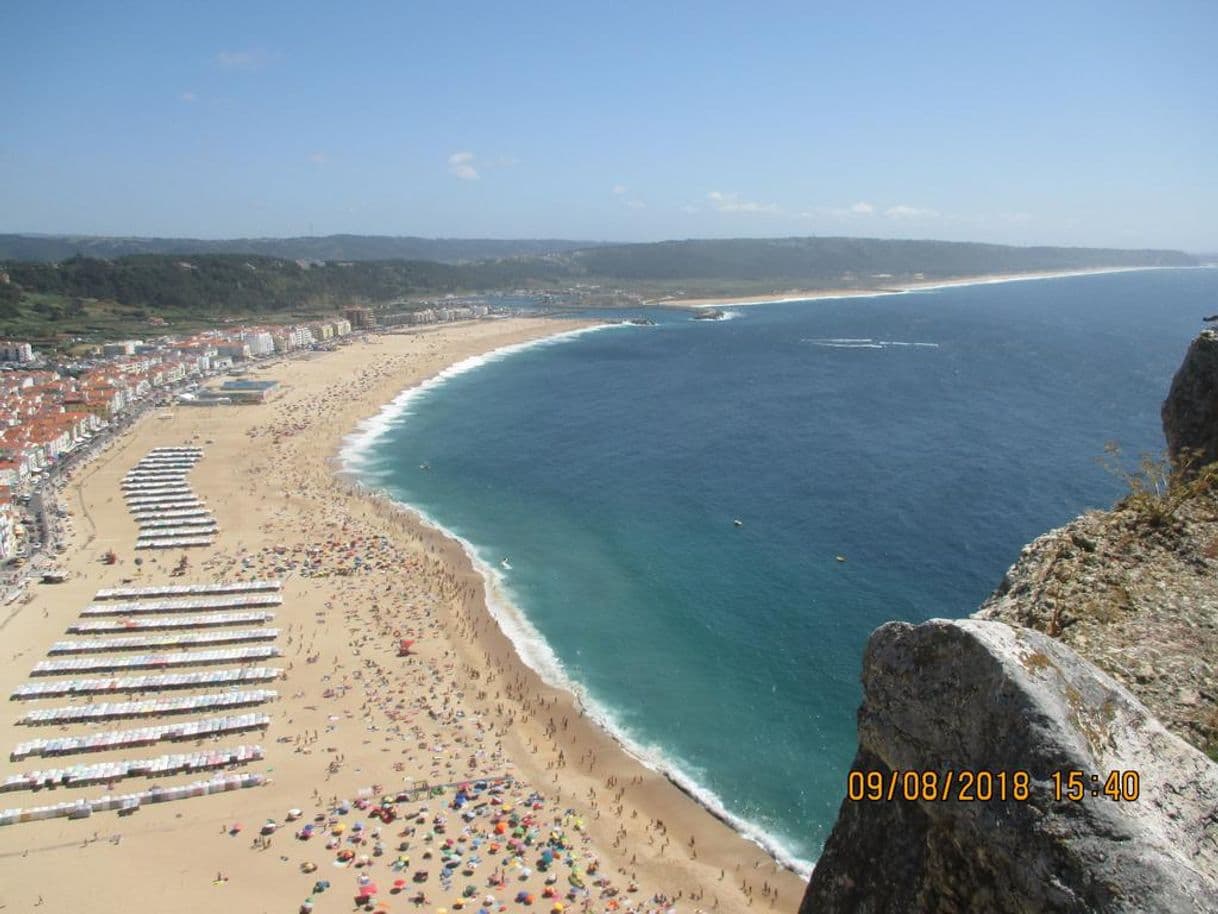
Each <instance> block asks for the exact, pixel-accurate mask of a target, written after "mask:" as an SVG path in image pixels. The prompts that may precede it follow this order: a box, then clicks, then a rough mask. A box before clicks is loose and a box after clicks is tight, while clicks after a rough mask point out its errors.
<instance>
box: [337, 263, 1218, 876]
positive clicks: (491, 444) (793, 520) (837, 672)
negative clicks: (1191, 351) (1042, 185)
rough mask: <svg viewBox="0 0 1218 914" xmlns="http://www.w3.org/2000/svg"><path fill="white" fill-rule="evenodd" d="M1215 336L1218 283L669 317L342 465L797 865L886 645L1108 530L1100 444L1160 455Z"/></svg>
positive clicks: (511, 383) (644, 741)
mask: <svg viewBox="0 0 1218 914" xmlns="http://www.w3.org/2000/svg"><path fill="white" fill-rule="evenodd" d="M1214 311H1218V270H1170V271H1169V270H1160V271H1145V272H1131V273H1120V274H1107V275H1093V276H1083V277H1070V278H1062V279H1052V280H1036V281H1020V282H1007V283H999V284H988V285H974V286H964V287H955V288H943V289H937V290H931V291H921V292H916V293H906V294H900V295H890V296H880V297H873V298H850V299H839V300H820V301H814V302H802V303H785V304H772V305H760V306H750V307H738V308H733V309H730V311H729V315H730V316H729V319H726V320H722V321H713V322H712V321H693V320H690V319H689V317H688V315H687V314H684V313H678V312H671V311H662V312H655V311H653V312H651V313H650V316H652V317H654V318H655V319H656V320H657V321H658V322H659V325H658V326H655V327H615V328H610V329H604V330H597V331H594V332H589V333H583V334H579V335H574V336H568V337H564V338H562V339H559V340H555V341H550V342H547V343H544V344H541V345H534V346H529V347H524V348H519V349H514V350H512V351H510V352H506V353H501V354H498V355H496V356H492V357H490V358H485V359H478V360H474V361H473V362H471V363H469V364H466V365H463V366H461V367H460V368H459V369H458V370H455V371H451V372H449V373H447V375H446V376H445V378H443V379H441V380H440V382H439V383H436V384H431V385H428V386H427V387H425V388H424V389H423V390H422V391H420V392H418V393H417V394H416V395H414V396H410V397H404V398H401V399H400V400H399V402H398V403H397V405H396V406H395V407H392V408H391V409H390V410H389V411H387V412H386V414H385V415H384V416H382V417H381V418H380V419H379V420H376V421H374V422H372V423H370V424H369V425H368V427H367V428H366V430H365V433H364V434H363V435H362V437H359V438H358V439H356V440H354V441H353V444H352V445H351V446H350V452H349V459H350V461H351V464H352V466H353V467H354V468H355V469H356V470H357V472H358V473H359V475H360V476H361V478H362V479H363V480H364V482H365V483H367V484H370V485H373V486H377V487H381V488H383V489H385V490H387V491H389V492H390V493H392V495H393V496H394V497H395V498H397V499H399V500H401V501H403V502H406V503H409V504H411V505H413V506H415V507H417V508H418V509H420V510H421V511H422V512H423V513H424V514H426V515H427V516H428V517H429V518H431V519H433V520H434V521H435V522H436V523H438V524H441V525H442V526H444V527H446V528H447V529H448V530H450V531H452V532H454V533H456V534H457V535H459V536H460V537H462V538H463V539H464V540H466V541H467V542H468V544H469V545H470V548H471V549H472V550H473V551H474V552H475V553H476V555H477V556H478V557H479V558H480V559H481V561H482V562H483V567H484V572H485V573H486V574H487V575H488V576H489V577H490V578H491V579H492V583H493V587H494V594H493V596H494V599H495V600H496V602H497V603H498V604H499V605H498V607H497V611H498V612H499V613H500V614H501V615H502V618H503V620H504V622H505V625H506V626H507V627H508V628H509V630H510V632H511V633H512V635H513V637H514V640H515V641H516V642H517V645H518V647H519V648H520V649H521V650H522V652H523V653H524V655H525V656H526V659H527V660H528V661H529V662H530V663H532V664H533V665H534V666H535V667H537V668H539V669H540V671H541V672H542V673H543V675H545V676H546V677H547V678H548V679H550V680H551V681H561V682H564V683H566V684H568V685H569V686H571V687H573V688H576V689H577V690H578V691H580V692H581V694H582V695H583V697H584V699H585V700H586V701H587V702H588V703H589V705H590V707H591V708H593V709H594V711H595V713H597V714H599V715H601V716H603V717H604V719H605V720H606V721H607V722H608V723H609V725H610V726H612V727H613V728H615V729H616V730H617V731H618V732H619V733H620V734H621V735H622V736H623V737H624V738H625V739H626V740H627V741H628V743H629V744H630V745H632V746H633V747H634V750H635V751H636V753H637V754H639V755H641V756H642V757H644V759H645V760H647V761H648V762H649V763H650V764H652V765H654V766H662V767H665V768H667V769H668V770H669V771H670V772H671V773H673V774H674V775H675V776H676V777H678V778H680V779H681V780H683V781H684V782H685V783H686V784H687V785H688V786H689V787H691V789H694V790H696V791H697V792H698V793H699V794H700V795H701V796H702V797H703V798H704V799H705V801H706V802H708V803H709V804H711V805H713V806H715V807H717V808H720V809H721V810H723V811H725V812H726V813H727V814H729V815H730V816H731V817H732V818H733V819H734V820H735V821H736V822H737V824H738V827H739V828H740V829H741V830H742V831H744V832H746V833H748V834H749V835H751V836H753V837H754V838H756V839H758V840H761V841H762V842H763V843H765V844H766V845H767V846H768V847H770V848H771V849H772V850H773V851H774V852H775V853H777V854H778V855H779V857H780V858H781V859H783V860H785V861H787V862H795V863H797V864H798V865H799V866H800V867H801V868H806V867H807V866H809V865H810V864H811V862H812V861H814V860H815V859H816V857H817V855H818V854H819V852H820V848H821V846H822V844H823V842H824V840H825V838H826V836H827V834H828V830H829V829H830V828H831V826H832V823H833V820H834V818H835V816H836V813H837V809H838V805H839V804H840V802H841V800H842V797H843V793H844V787H845V778H846V772H847V768H848V766H849V763H850V761H851V758H852V756H853V753H854V750H855V746H856V739H855V710H856V708H857V705H858V702H859V698H860V688H859V682H858V678H859V671H860V658H861V655H862V651H863V647H864V644H865V642H866V640H867V636H868V634H869V633H870V632H871V630H872V629H873V628H875V627H876V626H877V625H879V624H881V623H883V622H886V621H888V620H892V619H904V620H909V621H914V622H916V621H921V620H924V619H928V618H932V617H936V616H939V617H958V616H964V615H967V614H968V613H970V612H971V611H973V610H974V609H975V608H976V607H977V604H978V603H979V602H981V600H983V599H984V598H985V597H986V596H987V595H988V594H989V593H990V592H991V591H992V590H993V589H994V587H995V586H996V585H997V584H998V583H999V581H1000V579H1001V577H1002V575H1003V572H1004V571H1005V570H1006V569H1007V568H1008V567H1009V566H1010V565H1011V563H1012V562H1013V561H1014V560H1015V559H1016V557H1017V556H1018V553H1019V550H1020V547H1021V546H1023V544H1025V543H1026V542H1028V541H1029V540H1031V539H1033V538H1034V537H1036V536H1038V535H1039V534H1041V533H1043V532H1045V531H1047V530H1048V529H1050V528H1052V527H1054V526H1058V525H1060V524H1062V523H1065V522H1066V521H1068V520H1069V519H1070V518H1071V517H1073V516H1074V515H1075V514H1076V513H1078V512H1080V511H1082V510H1084V509H1086V508H1091V507H1106V506H1107V505H1109V504H1110V503H1111V502H1112V501H1113V500H1114V499H1115V498H1116V497H1117V495H1118V494H1119V487H1118V484H1117V483H1116V481H1115V480H1114V478H1113V477H1112V476H1110V475H1109V474H1108V473H1107V472H1106V471H1105V470H1104V469H1103V468H1102V467H1101V466H1100V465H1099V463H1098V462H1097V457H1099V456H1100V455H1102V454H1103V451H1104V445H1105V442H1108V441H1111V440H1115V441H1118V442H1119V443H1120V444H1121V445H1122V447H1123V448H1124V450H1125V451H1126V452H1127V453H1128V455H1129V456H1130V460H1131V462H1132V459H1133V458H1134V457H1136V455H1137V453H1138V452H1139V451H1158V450H1160V449H1161V448H1162V433H1161V430H1160V424H1159V406H1160V404H1161V402H1162V400H1163V397H1164V396H1165V394H1166V393H1167V389H1168V385H1169V384H1170V382H1171V378H1172V374H1173V373H1174V371H1175V369H1176V367H1177V366H1178V365H1179V363H1180V360H1181V358H1182V357H1183V355H1184V352H1185V349H1186V348H1187V346H1188V343H1189V341H1190V340H1191V339H1192V338H1193V337H1194V336H1195V335H1196V333H1197V332H1198V331H1199V330H1200V329H1201V328H1202V326H1203V325H1202V323H1201V320H1200V318H1201V316H1202V315H1203V314H1209V313H1213V312H1214ZM632 313H637V312H632ZM422 464H427V465H428V466H429V467H430V469H429V470H423V469H421V468H420V466H421V465H422ZM737 519H738V520H740V521H741V522H742V524H743V525H742V526H737V525H735V524H734V521H735V520H737ZM839 555H840V556H842V557H844V558H845V561H844V562H840V561H838V560H837V558H836V557H837V556H839ZM505 560H506V561H505ZM508 603H510V604H511V605H512V606H513V607H514V608H515V609H514V610H513V609H512V608H509V607H508V606H507V605H506V604H508Z"/></svg>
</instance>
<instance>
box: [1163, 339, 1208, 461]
mask: <svg viewBox="0 0 1218 914" xmlns="http://www.w3.org/2000/svg"><path fill="white" fill-rule="evenodd" d="M1162 417H1163V433H1164V435H1166V436H1167V452H1168V453H1169V454H1170V455H1171V457H1172V459H1173V460H1178V459H1179V458H1180V456H1181V454H1182V453H1184V452H1186V451H1191V452H1199V453H1200V455H1201V459H1200V461H1199V462H1200V463H1202V464H1206V463H1213V462H1214V461H1215V460H1218V333H1216V332H1214V331H1213V330H1206V331H1204V332H1203V333H1202V334H1201V335H1200V336H1198V337H1197V339H1195V340H1193V344H1192V345H1191V346H1190V347H1189V349H1188V354H1187V355H1186V356H1185V357H1184V362H1183V364H1181V366H1180V369H1179V370H1178V371H1177V372H1176V376H1175V378H1173V379H1172V382H1171V392H1170V393H1169V394H1168V395H1167V400H1166V401H1164V403H1163V411H1162Z"/></svg>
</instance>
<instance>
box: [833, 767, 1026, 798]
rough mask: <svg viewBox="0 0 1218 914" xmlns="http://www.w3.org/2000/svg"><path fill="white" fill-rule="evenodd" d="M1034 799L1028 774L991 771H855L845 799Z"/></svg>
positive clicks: (847, 787) (849, 776) (847, 778)
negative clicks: (1031, 797)
mask: <svg viewBox="0 0 1218 914" xmlns="http://www.w3.org/2000/svg"><path fill="white" fill-rule="evenodd" d="M1031 795H1032V775H1031V774H1029V773H1028V772H1027V771H1022V770H1015V771H1001V770H1000V771H989V770H987V769H977V770H973V769H968V768H965V769H960V770H956V769H952V768H948V769H945V770H944V771H933V770H927V769H912V770H908V771H903V770H901V769H899V768H894V769H892V770H890V771H858V770H853V771H851V772H850V774H849V775H847V777H846V796H847V797H848V798H849V799H850V800H851V801H852V802H856V803H857V802H860V801H863V800H870V801H872V802H876V801H881V800H883V801H888V802H891V801H893V800H908V801H910V802H922V801H925V802H928V803H934V802H940V801H942V802H946V801H949V800H954V801H956V802H958V803H989V802H990V801H992V800H999V801H1005V800H1015V801H1017V802H1023V801H1025V800H1027V799H1028V798H1029V797H1030V796H1031Z"/></svg>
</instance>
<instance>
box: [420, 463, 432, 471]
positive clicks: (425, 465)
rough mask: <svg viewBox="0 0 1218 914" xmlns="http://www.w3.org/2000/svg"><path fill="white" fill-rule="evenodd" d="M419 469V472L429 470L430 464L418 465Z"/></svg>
mask: <svg viewBox="0 0 1218 914" xmlns="http://www.w3.org/2000/svg"><path fill="white" fill-rule="evenodd" d="M419 469H420V470H430V469H431V464H430V463H420V464H419Z"/></svg>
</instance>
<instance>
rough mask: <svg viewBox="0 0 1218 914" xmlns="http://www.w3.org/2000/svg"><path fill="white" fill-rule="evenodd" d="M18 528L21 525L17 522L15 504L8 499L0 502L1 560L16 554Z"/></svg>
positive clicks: (6, 559) (3, 560)
mask: <svg viewBox="0 0 1218 914" xmlns="http://www.w3.org/2000/svg"><path fill="white" fill-rule="evenodd" d="M18 529H20V525H19V524H18V523H17V516H16V513H15V512H14V511H13V506H12V505H11V504H10V503H8V502H7V501H6V502H0V562H5V561H8V560H9V559H11V558H12V557H13V556H14V555H16V553H17V530H18Z"/></svg>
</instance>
